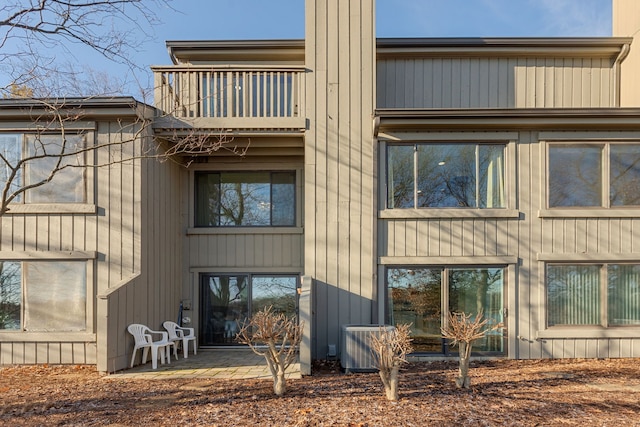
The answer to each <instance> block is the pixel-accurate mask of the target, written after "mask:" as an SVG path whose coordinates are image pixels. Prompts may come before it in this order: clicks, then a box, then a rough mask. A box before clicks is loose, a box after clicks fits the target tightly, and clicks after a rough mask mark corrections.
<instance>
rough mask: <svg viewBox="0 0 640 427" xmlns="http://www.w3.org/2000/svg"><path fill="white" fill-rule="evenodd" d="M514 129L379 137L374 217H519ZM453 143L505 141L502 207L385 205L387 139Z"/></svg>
mask: <svg viewBox="0 0 640 427" xmlns="http://www.w3.org/2000/svg"><path fill="white" fill-rule="evenodd" d="M518 138H519V136H518V133H516V132H427V133H415V132H407V133H398V134H395V135H394V137H393V138H392V137H390V136H388V135H387V136H386V137H385V138H384V139H383V138H381V137H379V138H378V141H379V149H380V150H379V158H380V161H379V165H378V176H379V177H380V178H379V185H378V200H379V201H380V202H379V209H378V218H380V219H403V218H407V219H411V218H519V216H520V212H519V211H518V210H517V188H516V164H517V160H516V149H517V141H518ZM388 142H393V143H404V142H406V143H411V144H417V143H421V142H423V143H426V144H429V143H434V144H435V143H438V142H443V143H456V142H459V143H461V144H496V145H500V144H504V145H505V168H504V180H505V202H506V203H505V207H504V208H498V209H492V208H488V209H483V208H402V209H400V208H398V209H388V208H387V201H388V200H387V190H388V189H387V187H388V179H387V143H388Z"/></svg>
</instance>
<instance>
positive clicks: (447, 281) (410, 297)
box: [387, 267, 505, 353]
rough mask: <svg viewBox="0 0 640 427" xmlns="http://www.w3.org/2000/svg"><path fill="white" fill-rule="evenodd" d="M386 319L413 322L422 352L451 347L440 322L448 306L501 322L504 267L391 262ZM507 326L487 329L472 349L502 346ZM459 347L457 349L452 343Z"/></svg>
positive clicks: (445, 350)
mask: <svg viewBox="0 0 640 427" xmlns="http://www.w3.org/2000/svg"><path fill="white" fill-rule="evenodd" d="M387 294H388V307H387V323H389V324H391V325H397V324H401V323H411V324H412V327H411V328H412V335H413V339H414V342H413V344H414V348H415V351H416V352H418V353H448V352H449V351H450V349H449V348H448V345H447V344H448V343H447V342H446V341H445V340H444V339H443V338H442V334H441V332H440V328H441V327H442V326H443V325H444V322H445V321H446V314H447V312H458V313H460V312H464V313H467V314H469V313H471V314H474V315H475V314H478V313H483V314H484V316H485V317H487V318H489V319H490V320H489V321H490V322H491V323H492V324H494V323H501V322H503V313H504V310H503V308H504V269H503V268H499V267H498V268H492V267H491V268H487V267H446V268H445V267H414V268H409V267H392V268H388V269H387ZM503 336H504V330H503V328H502V329H498V330H496V331H493V332H491V333H490V334H488V335H487V336H486V337H485V338H484V339H482V340H479V341H477V342H476V343H475V345H474V351H480V352H499V353H502V352H504V350H505V348H504V339H503ZM453 350H454V351H455V349H453Z"/></svg>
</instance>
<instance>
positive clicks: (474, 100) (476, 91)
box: [468, 58, 481, 108]
mask: <svg viewBox="0 0 640 427" xmlns="http://www.w3.org/2000/svg"><path fill="white" fill-rule="evenodd" d="M468 61H469V107H470V108H478V107H480V106H481V104H480V88H479V86H480V59H478V58H469V60H468Z"/></svg>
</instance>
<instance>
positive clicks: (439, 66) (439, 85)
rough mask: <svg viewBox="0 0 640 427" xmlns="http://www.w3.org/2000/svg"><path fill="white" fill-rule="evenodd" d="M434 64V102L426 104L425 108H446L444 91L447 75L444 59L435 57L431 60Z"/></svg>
mask: <svg viewBox="0 0 640 427" xmlns="http://www.w3.org/2000/svg"><path fill="white" fill-rule="evenodd" d="M431 63H432V64H433V71H432V76H433V77H432V81H431V87H432V92H433V104H432V105H426V106H425V108H445V107H446V104H445V102H444V99H443V96H442V91H443V90H444V89H443V86H444V84H445V76H444V72H443V60H442V59H440V58H435V59H433V60H432V61H431Z"/></svg>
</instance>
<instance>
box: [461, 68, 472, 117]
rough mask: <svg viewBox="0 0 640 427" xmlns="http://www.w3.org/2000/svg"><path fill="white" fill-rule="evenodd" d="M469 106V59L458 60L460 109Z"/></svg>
mask: <svg viewBox="0 0 640 427" xmlns="http://www.w3.org/2000/svg"><path fill="white" fill-rule="evenodd" d="M470 106H471V63H470V61H469V58H462V59H460V107H461V108H469V107H470Z"/></svg>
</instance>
